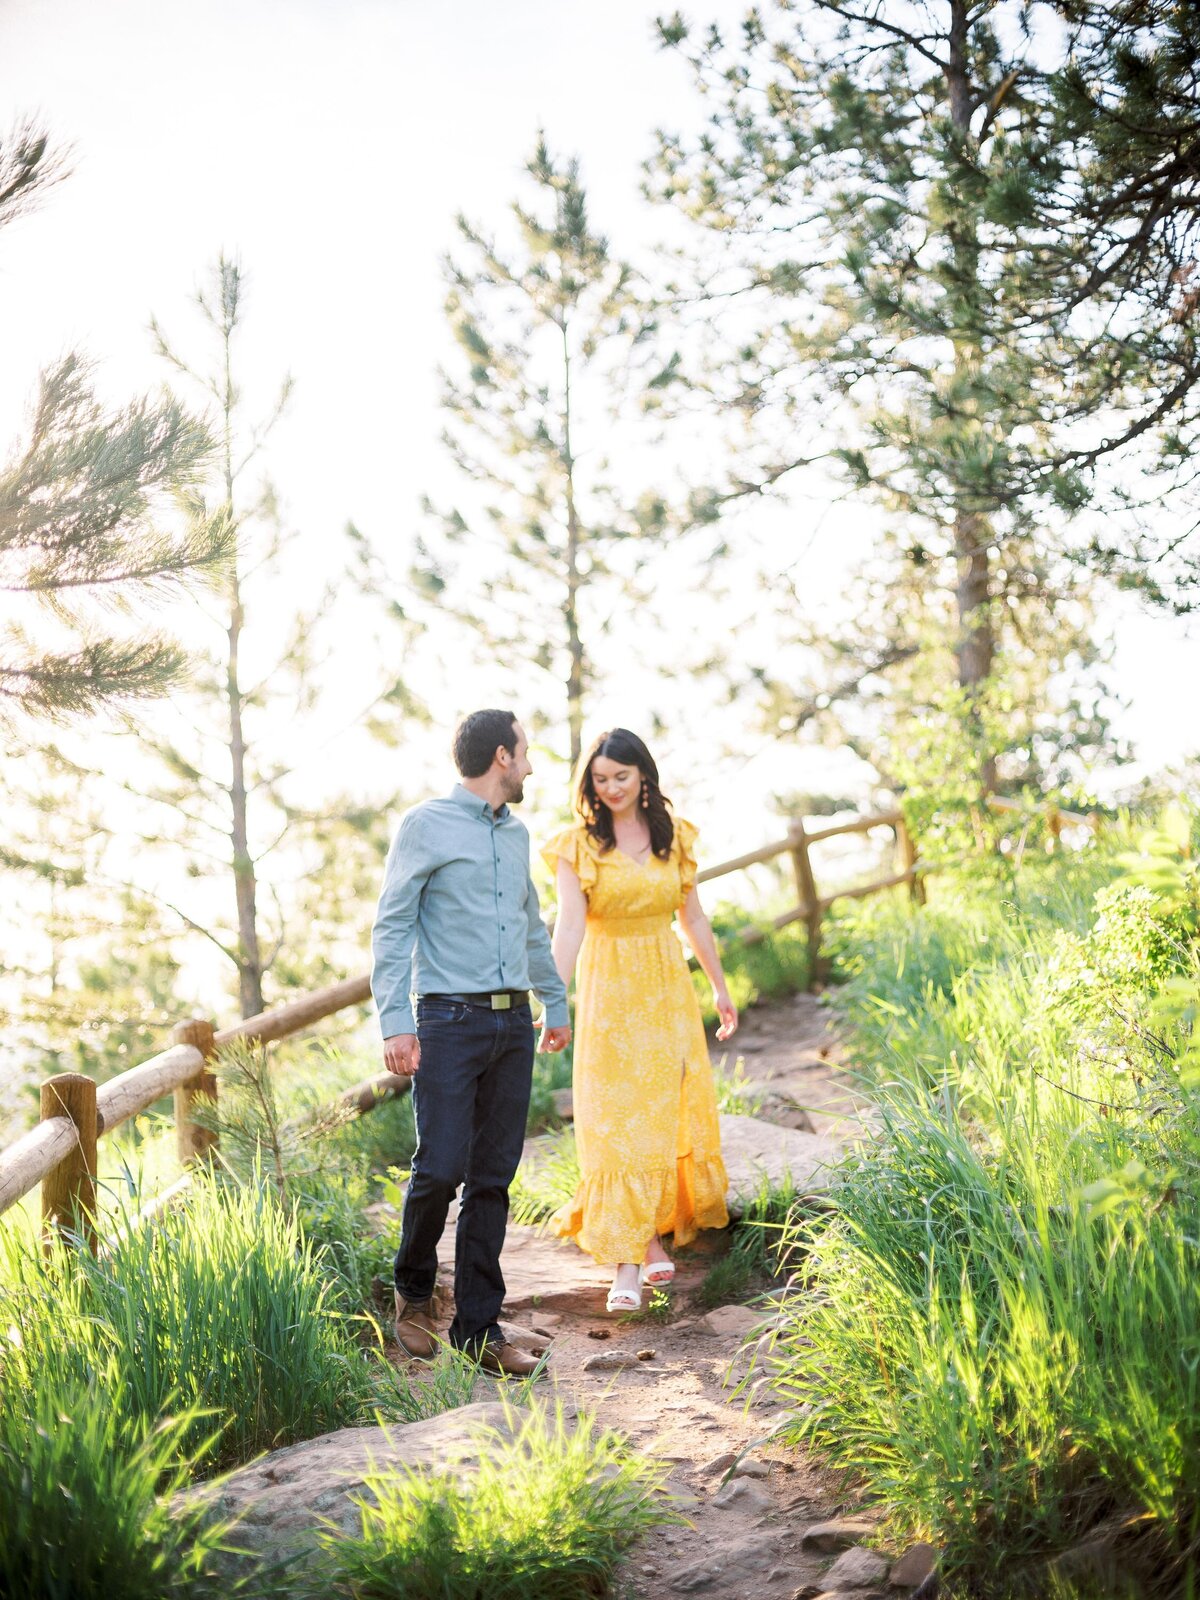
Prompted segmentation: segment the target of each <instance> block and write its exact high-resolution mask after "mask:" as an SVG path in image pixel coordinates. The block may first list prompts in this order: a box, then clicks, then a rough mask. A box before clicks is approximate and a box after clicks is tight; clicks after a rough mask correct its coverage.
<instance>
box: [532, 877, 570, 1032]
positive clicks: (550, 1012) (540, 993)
mask: <svg viewBox="0 0 1200 1600" xmlns="http://www.w3.org/2000/svg"><path fill="white" fill-rule="evenodd" d="M525 918H526V922H527V924H528V933H527V935H526V940H525V952H526V958H527V960H528V964H529V981H530V983H531V984H532V986H533V992H534V994H536V995H537V997H538V999H539V1000H540V1001H541V1002H542V1005H543V1007H544V1008H545V1012H546V1014H545V1017H544V1018H543V1019H542V1030H543V1031H542V1041H541V1048H542V1049H543V1050H561V1049H562V1048H563V1046H564V1045H565V1044H567V1042H568V1041H569V1040H570V1037H571V1028H570V1013H569V1012H568V1010H567V988H566V985H565V984H564V983H563V981H562V979H561V978H560V977H559V975H558V968H557V967H556V966H555V964H554V956H553V954H552V952H551V949H550V935H549V934H548V933H547V932H546V924H545V923H544V922H543V921H542V910H541V907H540V906H539V904H538V897H537V890H536V889H535V888H534V887H533V879H532V878H531V877H529V876H528V875H527V876H526V879H525Z"/></svg>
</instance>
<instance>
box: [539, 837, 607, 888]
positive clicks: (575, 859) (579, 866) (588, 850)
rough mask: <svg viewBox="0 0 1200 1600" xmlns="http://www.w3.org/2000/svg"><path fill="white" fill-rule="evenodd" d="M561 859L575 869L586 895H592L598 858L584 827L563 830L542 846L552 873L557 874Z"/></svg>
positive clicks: (543, 858)
mask: <svg viewBox="0 0 1200 1600" xmlns="http://www.w3.org/2000/svg"><path fill="white" fill-rule="evenodd" d="M560 858H561V859H562V860H563V861H566V862H567V863H568V864H569V865H570V866H571V867H573V868H574V870H575V875H576V877H578V879H579V883H580V887H581V888H582V889H583V892H584V894H590V893H591V891H592V890H593V889H594V888H595V887H596V857H595V854H594V853H593V850H592V842H591V840H590V839H589V838H588V837H587V832H586V830H585V829H584V828H583V827H581V826H579V825H576V826H575V827H573V828H563V830H562V831H561V832H560V833H556V834H555V835H554V836H553V838H551V839H547V840H546V843H545V844H544V845H543V846H542V860H543V861H544V862H545V863H546V865H547V866H548V867H549V868H550V871H551V872H552V873H557V871H558V863H559V859H560Z"/></svg>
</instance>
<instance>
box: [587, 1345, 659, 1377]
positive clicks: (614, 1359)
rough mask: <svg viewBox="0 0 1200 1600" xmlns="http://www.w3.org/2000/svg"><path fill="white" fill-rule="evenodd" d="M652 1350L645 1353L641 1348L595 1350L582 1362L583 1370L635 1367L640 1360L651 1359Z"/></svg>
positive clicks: (611, 1370) (652, 1356) (598, 1370)
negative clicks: (592, 1354) (593, 1353)
mask: <svg viewBox="0 0 1200 1600" xmlns="http://www.w3.org/2000/svg"><path fill="white" fill-rule="evenodd" d="M653 1359H654V1352H653V1350H651V1351H650V1352H649V1354H648V1355H647V1354H646V1352H645V1351H641V1350H597V1351H596V1354H595V1355H594V1356H589V1357H588V1358H587V1360H586V1361H585V1362H584V1363H583V1370H584V1371H585V1372H622V1371H624V1369H625V1368H626V1367H636V1366H637V1365H638V1363H639V1362H641V1361H647V1360H650V1361H652V1360H653Z"/></svg>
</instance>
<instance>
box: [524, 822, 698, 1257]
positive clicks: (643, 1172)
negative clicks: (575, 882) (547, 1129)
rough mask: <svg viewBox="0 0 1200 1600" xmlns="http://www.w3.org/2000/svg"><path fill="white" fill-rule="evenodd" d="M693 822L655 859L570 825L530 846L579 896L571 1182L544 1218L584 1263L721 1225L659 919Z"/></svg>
mask: <svg viewBox="0 0 1200 1600" xmlns="http://www.w3.org/2000/svg"><path fill="white" fill-rule="evenodd" d="M695 839H696V829H695V828H694V827H693V826H692V824H691V823H690V822H684V821H682V820H681V819H676V821H675V838H674V841H673V842H672V845H671V854H670V858H669V859H668V860H666V861H663V860H661V859H660V858H659V857H658V856H653V855H652V856H651V857H650V859H649V861H647V862H646V864H645V866H639V865H638V863H637V862H636V861H634V860H633V858H632V857H631V856H627V855H625V854H624V853H623V852H622V851H620V850H617V849H613V850H610V851H608V852H607V853H604V852H602V851H601V849H600V847H599V845H598V844H597V843H596V842H595V841H594V840H593V839H592V838H591V836H590V835H589V833H588V832H587V829H586V828H585V827H584V826H583V824H582V823H580V824H577V825H576V826H575V827H572V828H567V829H564V831H563V832H562V833H560V834H557V835H556V836H555V837H554V838H553V839H551V840H550V842H549V843H548V844H547V846H546V848H545V849H544V851H543V852H542V854H543V856H544V858H545V860H546V861H547V862H548V864H549V865H550V867H551V869H552V870H557V867H558V858H559V857H560V856H561V857H563V858H564V859H565V860H566V861H568V862H570V864H571V866H572V867H573V868H574V869H575V871H576V873H577V874H578V876H579V882H580V884H581V885H582V888H583V892H584V894H585V896H586V897H587V906H588V910H587V927H586V932H585V934H584V939H583V946H582V948H581V950H580V953H579V965H578V969H577V973H576V984H575V1068H574V1091H573V1098H574V1107H575V1139H576V1146H577V1149H578V1152H579V1166H580V1172H581V1178H582V1181H581V1182H580V1185H579V1188H578V1189H577V1190H576V1193H575V1197H574V1199H573V1200H572V1201H571V1202H570V1203H569V1204H568V1205H566V1206H564V1207H563V1208H562V1209H561V1210H560V1211H558V1212H557V1213H556V1214H555V1216H554V1217H553V1218H552V1219H551V1226H552V1227H553V1229H554V1231H555V1232H556V1233H558V1234H560V1235H561V1236H562V1237H563V1238H569V1239H574V1240H575V1241H576V1243H577V1244H578V1245H579V1246H580V1248H581V1249H583V1250H586V1251H587V1252H588V1254H589V1255H591V1256H593V1257H594V1258H595V1259H596V1260H597V1261H601V1262H612V1263H616V1262H619V1261H633V1262H640V1261H641V1260H642V1256H643V1252H644V1251H645V1248H646V1245H647V1244H648V1243H649V1241H650V1238H651V1235H653V1234H655V1233H673V1234H674V1235H675V1243H676V1244H677V1245H681V1244H687V1243H688V1242H689V1241H690V1240H692V1239H694V1238H695V1237H696V1233H697V1231H698V1230H699V1229H700V1228H723V1227H724V1226H725V1225H726V1224H727V1223H728V1221H729V1214H728V1212H727V1211H726V1209H725V1190H726V1177H725V1164H724V1162H723V1161H722V1160H721V1135H720V1125H719V1123H718V1120H717V1102H716V1095H715V1092H714V1089H713V1077H712V1067H711V1065H710V1063H709V1059H708V1045H707V1042H706V1040H705V1037H704V1024H703V1021H702V1019H701V1016H700V1005H699V1002H698V1001H697V999H696V992H695V990H694V989H693V988H692V980H691V976H690V974H689V972H688V967H687V962H686V961H685V960H684V955H683V948H682V946H681V945H680V942H679V939H678V937H677V935H676V933H675V931H674V929H673V927H672V919H673V918H674V915H675V913H676V912H677V911H678V910H679V909H680V907H681V906H682V905H683V903H684V901H685V900H686V898H687V896H688V894H689V892H690V891H691V888H692V886H693V884H694V883H695V881H696V857H695V854H694V848H695Z"/></svg>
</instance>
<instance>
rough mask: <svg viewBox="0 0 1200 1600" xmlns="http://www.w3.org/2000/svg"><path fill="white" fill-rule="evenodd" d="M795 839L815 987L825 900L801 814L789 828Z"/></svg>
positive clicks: (794, 854) (798, 883)
mask: <svg viewBox="0 0 1200 1600" xmlns="http://www.w3.org/2000/svg"><path fill="white" fill-rule="evenodd" d="M788 836H789V838H790V839H791V855H792V866H793V868H794V870H795V873H796V894H797V897H798V900H799V905H800V911H801V914H802V915H803V917H804V926H805V930H806V932H807V934H808V987H809V989H810V990H811V989H815V988H816V986H817V984H818V983H819V982H820V980H821V978H822V976H823V973H822V972H821V901H820V898H819V896H818V894H817V884H816V880H815V878H814V877H813V870H812V862H811V861H810V860H809V858H808V838H807V836H806V835H805V832H804V824H803V822H801V821H800V819H799V817H797V818H796V819H795V821H793V823H792V825H791V827H790V828H789V829H788Z"/></svg>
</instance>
